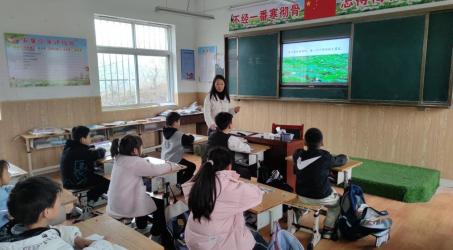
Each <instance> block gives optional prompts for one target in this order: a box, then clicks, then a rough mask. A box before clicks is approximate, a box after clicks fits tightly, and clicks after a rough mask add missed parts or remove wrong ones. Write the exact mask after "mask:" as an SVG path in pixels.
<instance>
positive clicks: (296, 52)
mask: <svg viewBox="0 0 453 250" xmlns="http://www.w3.org/2000/svg"><path fill="white" fill-rule="evenodd" d="M348 65H349V38H341V39H331V40H322V41H310V42H298V43H288V44H283V63H282V84H283V85H308V86H310V85H318V86H323V85H347V83H348Z"/></svg>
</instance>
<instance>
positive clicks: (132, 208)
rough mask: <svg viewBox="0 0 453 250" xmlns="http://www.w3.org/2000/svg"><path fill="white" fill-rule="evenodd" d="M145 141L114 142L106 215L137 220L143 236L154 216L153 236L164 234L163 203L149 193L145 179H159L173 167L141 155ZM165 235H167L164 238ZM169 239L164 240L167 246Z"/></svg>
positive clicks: (132, 137) (126, 139)
mask: <svg viewBox="0 0 453 250" xmlns="http://www.w3.org/2000/svg"><path fill="white" fill-rule="evenodd" d="M142 145H143V142H142V139H141V138H140V137H139V136H136V135H126V136H124V137H123V138H122V139H121V140H118V139H115V140H113V142H112V147H111V149H110V151H111V154H112V157H113V158H114V162H113V169H112V176H111V182H110V187H109V191H108V194H107V195H108V201H107V214H108V215H110V216H112V217H114V218H135V223H136V226H137V229H138V230H139V231H141V232H142V233H147V232H145V231H144V230H145V229H146V227H147V225H148V215H149V214H151V213H152V214H153V219H154V223H153V228H152V230H151V234H153V235H155V236H157V235H160V234H162V233H165V232H166V230H165V216H164V211H163V209H164V208H163V204H157V205H158V206H157V207H156V203H155V202H154V201H153V199H152V198H151V197H150V196H149V195H148V194H146V186H145V185H144V183H143V177H153V176H160V175H164V174H167V173H170V172H172V165H170V164H163V165H153V164H151V163H150V162H148V161H147V160H146V159H145V158H142V157H140V155H141V153H142ZM162 236H165V237H166V235H162ZM166 240H167V238H164V237H162V241H163V242H162V243H163V244H166V243H167V242H166Z"/></svg>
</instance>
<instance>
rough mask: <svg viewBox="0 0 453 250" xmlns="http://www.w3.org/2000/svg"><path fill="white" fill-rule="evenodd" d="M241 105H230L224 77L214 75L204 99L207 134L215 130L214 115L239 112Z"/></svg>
mask: <svg viewBox="0 0 453 250" xmlns="http://www.w3.org/2000/svg"><path fill="white" fill-rule="evenodd" d="M240 109H241V107H239V106H236V107H231V101H230V94H229V93H228V84H227V82H226V80H225V77H223V76H222V75H216V76H215V77H214V80H213V81H212V86H211V91H209V94H208V95H207V96H206V98H205V99H204V120H205V122H206V125H207V126H208V135H210V134H211V133H213V132H214V131H215V130H216V127H217V126H216V125H215V120H214V118H215V116H216V115H217V114H218V113H220V112H228V113H230V114H232V115H234V114H236V113H238V112H239V110H240Z"/></svg>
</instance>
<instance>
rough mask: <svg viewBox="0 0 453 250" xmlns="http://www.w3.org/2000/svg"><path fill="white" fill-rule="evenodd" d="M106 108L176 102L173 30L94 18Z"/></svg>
mask: <svg viewBox="0 0 453 250" xmlns="http://www.w3.org/2000/svg"><path fill="white" fill-rule="evenodd" d="M95 30H96V46H97V56H98V70H99V85H100V91H101V99H102V106H103V107H107V108H110V107H127V106H141V105H149V104H162V103H171V102H173V91H172V90H173V84H172V82H173V81H172V67H171V65H172V56H171V55H172V53H171V50H170V48H171V39H170V31H171V26H169V25H163V24H156V23H150V22H143V21H135V20H129V19H122V18H113V17H104V16H96V17H95Z"/></svg>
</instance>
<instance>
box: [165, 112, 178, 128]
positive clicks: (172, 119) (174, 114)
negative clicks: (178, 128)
mask: <svg viewBox="0 0 453 250" xmlns="http://www.w3.org/2000/svg"><path fill="white" fill-rule="evenodd" d="M179 119H181V115H180V114H178V113H177V112H170V113H168V115H167V119H166V123H167V126H169V127H171V126H173V123H175V122H177V121H179Z"/></svg>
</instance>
